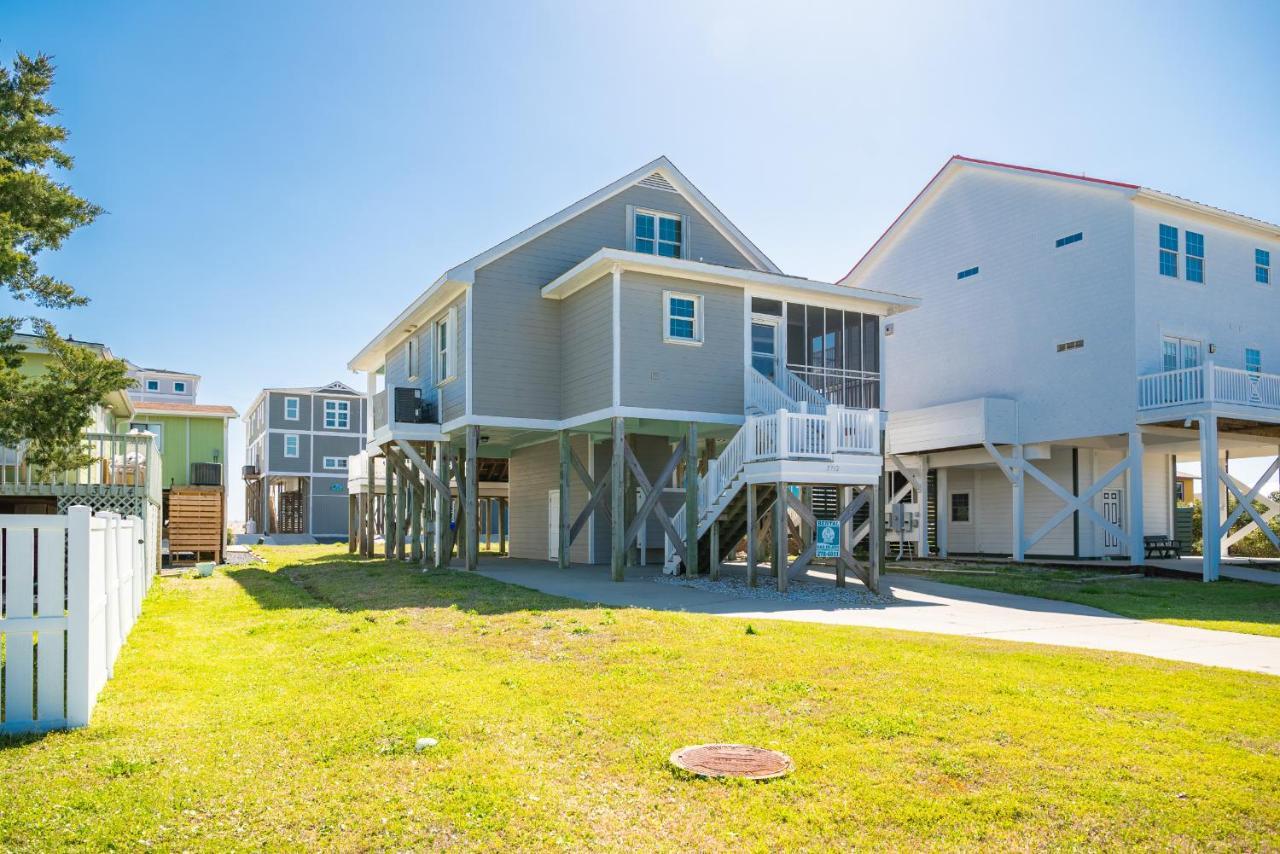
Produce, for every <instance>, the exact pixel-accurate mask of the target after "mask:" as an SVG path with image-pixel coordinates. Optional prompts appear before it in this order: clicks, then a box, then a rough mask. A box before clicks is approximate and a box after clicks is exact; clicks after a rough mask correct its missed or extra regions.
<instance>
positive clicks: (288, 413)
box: [284, 397, 298, 421]
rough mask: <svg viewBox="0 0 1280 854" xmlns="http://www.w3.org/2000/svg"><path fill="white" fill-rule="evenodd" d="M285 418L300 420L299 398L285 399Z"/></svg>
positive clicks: (287, 419)
mask: <svg viewBox="0 0 1280 854" xmlns="http://www.w3.org/2000/svg"><path fill="white" fill-rule="evenodd" d="M284 420H285V421H297V420H298V398H296V397H286V398H285V399H284Z"/></svg>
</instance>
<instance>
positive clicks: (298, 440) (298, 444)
mask: <svg viewBox="0 0 1280 854" xmlns="http://www.w3.org/2000/svg"><path fill="white" fill-rule="evenodd" d="M290 439H292V440H293V453H292V454H291V453H289V440H290ZM283 442H284V456H285V459H288V460H296V459H298V457H299V456H300V454H301V453H302V437H301V436H299V435H298V434H297V433H285V434H284V440H283Z"/></svg>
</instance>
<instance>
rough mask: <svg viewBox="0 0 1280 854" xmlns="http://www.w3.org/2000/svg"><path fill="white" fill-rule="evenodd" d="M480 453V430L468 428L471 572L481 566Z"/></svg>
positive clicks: (468, 527) (468, 535) (468, 531)
mask: <svg viewBox="0 0 1280 854" xmlns="http://www.w3.org/2000/svg"><path fill="white" fill-rule="evenodd" d="M479 451H480V428H479V427H475V426H472V427H468V428H467V464H466V473H465V474H464V476H463V477H464V479H465V480H466V482H467V503H466V508H465V509H466V523H467V558H466V566H467V569H468V570H469V571H474V570H476V569H478V568H479V566H480V531H479V522H480V508H479V506H478V503H477V502H478V501H479V499H480V482H479V472H480V465H479V464H480V461H479V459H477V456H478V454H479Z"/></svg>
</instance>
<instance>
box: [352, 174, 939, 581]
mask: <svg viewBox="0 0 1280 854" xmlns="http://www.w3.org/2000/svg"><path fill="white" fill-rule="evenodd" d="M917 304H918V301H917V300H915V299H913V298H911V297H904V296H899V295H895V294H887V293H881V292H876V291H871V290H866V289H861V288H852V287H842V286H838V285H835V284H832V283H828V282H819V281H814V280H810V279H805V278H800V277H796V276H789V275H786V274H784V273H783V272H782V271H781V270H779V269H778V267H777V266H776V265H774V263H773V262H772V261H770V260H769V258H768V257H766V256H765V255H764V253H763V252H761V251H760V250H759V249H758V248H757V247H756V246H755V245H754V244H753V243H751V241H749V240H748V239H747V238H746V236H745V235H743V233H742V232H741V231H739V230H738V228H737V227H736V226H734V225H733V223H731V222H730V221H729V220H728V218H726V217H725V216H724V214H723V213H721V212H720V210H719V209H718V208H716V206H715V205H714V204H712V203H711V201H710V200H709V199H707V198H706V197H705V196H704V195H703V194H702V193H701V192H700V191H699V190H698V189H697V188H696V187H695V186H694V185H693V184H692V183H691V182H690V181H689V180H688V179H687V178H686V177H685V176H684V175H683V174H682V173H681V172H680V171H679V170H678V169H676V167H675V166H674V165H673V164H672V163H671V161H669V160H668V159H667V158H665V157H660V158H658V159H657V160H654V161H652V162H650V163H647V164H645V165H644V166H642V167H640V168H639V169H637V170H635V171H634V172H632V173H630V174H628V175H626V176H624V177H622V178H620V179H618V180H617V181H614V182H613V183H611V184H609V185H607V186H605V187H602V188H601V189H599V190H597V191H596V192H594V193H592V194H590V195H588V196H587V197H585V198H583V199H581V200H580V201H578V202H576V203H574V204H572V205H570V206H569V207H567V208H565V209H563V210H561V211H560V212H558V213H556V214H553V215H552V216H550V217H548V218H547V219H545V220H543V221H541V222H539V223H537V224H536V225H534V226H531V227H530V228H528V229H526V230H525V231H522V232H520V233H519V234H516V235H514V236H513V237H510V238H508V239H507V240H504V241H502V242H501V243H499V244H497V245H496V246H493V247H492V248H490V249H488V250H486V251H484V252H482V253H480V254H479V255H476V256H475V257H473V258H471V259H470V260H468V261H465V262H463V263H462V264H459V265H458V266H456V267H453V268H452V269H450V270H447V271H446V272H445V273H444V274H443V275H441V276H440V277H439V278H438V279H437V280H436V281H435V282H434V283H432V284H431V285H429V286H428V287H427V288H426V289H425V290H424V291H423V292H422V293H421V294H420V295H419V296H418V297H417V298H416V299H415V300H413V302H411V303H410V304H409V305H408V306H406V307H405V308H404V309H403V310H402V311H400V312H399V313H398V314H397V315H395V316H394V317H393V319H392V318H389V320H390V322H389V323H388V324H387V326H386V327H385V328H384V329H383V330H382V331H381V332H379V333H378V334H377V335H376V336H375V337H374V338H373V339H372V340H371V341H370V342H369V343H368V344H367V345H365V346H364V347H363V348H362V349H361V350H360V352H359V353H357V354H356V355H355V357H354V358H353V359H352V360H351V362H350V363H349V365H348V367H350V368H351V369H352V370H353V371H357V372H363V373H365V374H366V378H367V383H368V390H367V392H368V394H369V396H370V399H371V400H372V403H373V407H372V412H373V418H372V422H371V424H370V431H369V436H368V441H369V444H368V449H367V451H366V453H367V454H368V455H370V456H372V457H381V458H384V459H386V460H388V465H387V466H386V467H385V468H386V475H385V478H386V481H387V483H386V484H385V494H386V495H387V502H385V504H386V506H382V507H378V506H377V505H376V503H375V502H374V501H371V500H370V501H363V502H362V501H360V500H358V499H359V498H360V496H355V499H356V500H353V502H352V510H351V512H352V521H351V524H352V525H353V526H354V528H353V534H354V536H353V542H352V547H353V548H356V547H360V548H361V550H362V551H364V552H365V553H366V554H371V553H372V552H373V550H374V545H375V543H374V539H375V533H376V530H377V527H378V525H377V523H378V521H379V518H378V517H379V516H381V523H382V526H383V527H384V528H385V530H386V531H387V537H386V548H387V549H388V550H389V551H393V552H396V553H398V554H400V555H401V556H405V553H406V551H408V552H409V553H410V554H409V555H408V556H411V557H414V558H420V559H422V560H424V561H430V560H434V562H435V563H437V564H446V563H447V562H448V561H449V557H450V554H451V552H453V550H454V549H455V548H456V549H457V552H458V554H459V556H461V557H463V559H464V562H465V565H466V566H467V567H468V568H473V567H475V566H476V562H477V559H478V551H479V549H478V542H479V539H480V536H481V535H482V534H483V527H482V526H483V518H484V517H483V515H482V514H481V513H480V502H481V500H482V497H483V492H482V485H483V481H484V480H485V476H484V471H485V468H486V466H488V465H490V464H492V463H494V462H496V461H506V462H507V464H508V465H507V470H508V472H509V484H510V488H509V501H510V525H509V529H510V530H509V533H510V554H511V555H512V556H513V557H520V558H526V559H540V560H553V561H558V562H559V563H560V564H561V565H567V564H568V562H569V561H570V559H572V560H573V561H577V562H588V563H601V564H610V567H611V572H612V575H613V577H614V578H618V579H620V578H621V577H622V574H623V571H624V569H625V567H626V565H627V564H628V563H631V562H635V561H646V560H651V559H653V558H655V557H657V558H659V559H662V560H664V561H665V563H666V566H667V568H668V570H669V571H685V572H691V573H698V572H702V571H707V570H710V571H711V572H712V574H713V575H714V574H716V572H717V571H718V566H719V562H720V559H721V558H722V557H723V556H724V555H726V554H728V553H730V552H732V551H733V550H735V549H736V547H737V546H738V544H740V543H743V542H745V544H746V550H747V551H748V553H749V554H751V555H752V556H755V555H756V554H757V545H763V544H764V543H765V542H774V543H776V542H779V540H780V539H781V538H782V537H786V536H788V531H789V530H792V529H794V527H795V525H794V520H795V519H796V518H797V516H798V517H799V518H800V519H801V526H800V528H801V530H800V535H801V537H802V538H803V539H805V540H807V541H809V543H810V546H812V545H813V540H814V531H815V529H816V528H817V527H818V526H817V524H816V522H817V520H815V519H814V514H813V513H812V512H811V511H810V510H809V509H807V508H805V507H804V506H803V505H804V504H805V503H806V502H805V501H804V499H802V498H801V497H800V496H804V498H809V497H810V496H812V495H814V489H815V488H816V489H819V490H820V491H821V493H822V494H823V495H824V496H825V499H826V504H827V506H828V507H836V509H835V510H833V511H831V512H832V513H833V515H832V516H831V517H830V518H829V519H827V520H826V523H825V524H824V525H823V528H822V529H823V532H824V535H825V536H826V537H829V538H830V537H832V536H833V533H832V531H831V526H832V525H834V524H837V523H838V524H840V525H843V526H844V528H843V530H844V532H845V536H844V538H843V540H842V543H843V546H844V547H845V555H846V556H847V557H848V558H849V560H850V561H852V557H851V554H850V553H849V547H850V546H851V545H852V544H853V543H857V542H860V541H862V540H864V539H866V538H867V537H868V536H869V537H870V538H871V541H872V546H873V547H872V549H871V552H872V554H876V553H878V549H877V548H875V546H877V545H878V541H879V539H880V528H879V527H878V526H876V525H872V524H869V523H864V522H862V521H861V520H863V519H865V516H866V514H867V513H868V512H869V511H870V512H874V513H877V514H878V513H879V507H880V501H879V500H878V490H879V484H880V478H881V474H882V471H883V459H882V457H881V454H880V430H881V426H882V424H881V416H880V412H879V407H880V400H881V386H882V383H883V381H884V378H883V376H882V373H881V371H882V368H881V360H880V353H881V350H882V342H883V337H884V335H885V334H886V327H887V325H886V324H885V323H884V322H883V321H884V319H885V318H886V317H888V316H890V315H893V314H896V313H898V312H900V311H905V310H908V309H911V308H914V307H915V306H916V305H917ZM389 314H390V313H389ZM361 468H362V469H368V466H367V464H366V461H365V460H362V461H361ZM455 486H456V487H457V488H455ZM455 495H456V496H457V498H455V497H454V496H455ZM855 496H856V497H855ZM780 497H785V500H776V499H779V498H780ZM807 503H808V504H809V506H814V502H812V501H809V502H807ZM459 504H461V506H459ZM795 504H800V505H801V506H800V507H799V508H798V509H797V508H795V507H793V505H795ZM837 505H838V507H837ZM859 511H861V512H860V515H859ZM357 519H359V520H360V521H359V524H357V523H356V520H357ZM855 523H857V524H855ZM766 530H768V531H769V532H770V533H768V534H766ZM779 532H781V537H780V536H779ZM793 542H794V539H793ZM695 543H696V547H695ZM825 550H826V549H823V550H822V551H825ZM778 551H779V550H777V549H774V550H773V561H772V563H773V566H772V567H771V571H772V573H773V574H775V575H776V576H777V577H778V584H779V586H780V587H782V586H785V583H786V578H787V577H788V575H794V574H795V570H797V569H802V568H803V563H804V562H805V561H807V560H808V559H810V557H812V556H813V552H814V549H813V548H810V549H809V550H808V554H807V555H804V556H802V560H801V561H798V562H797V563H798V566H793V567H788V566H787V554H786V550H785V549H782V550H781V552H782V554H781V555H779V554H778ZM819 554H821V552H819ZM877 560H878V558H873V563H874V562H875V561H877ZM849 568H850V569H851V570H852V571H853V572H854V573H855V574H857V575H859V577H862V578H864V580H868V581H869V582H870V586H874V583H875V575H874V573H875V572H876V570H878V566H872V567H861V566H858V565H854V564H853V563H850V564H849Z"/></svg>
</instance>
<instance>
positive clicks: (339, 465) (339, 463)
mask: <svg viewBox="0 0 1280 854" xmlns="http://www.w3.org/2000/svg"><path fill="white" fill-rule="evenodd" d="M329 463H333V465H329ZM323 465H324V469H325V471H346V470H347V458H346V457H325V458H324V460H323Z"/></svg>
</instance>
